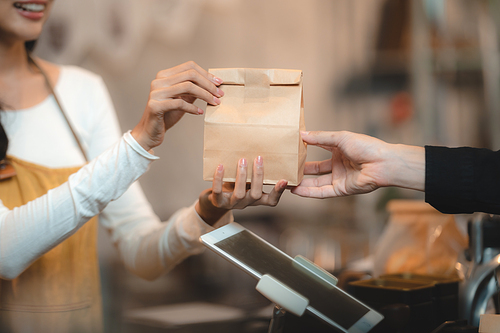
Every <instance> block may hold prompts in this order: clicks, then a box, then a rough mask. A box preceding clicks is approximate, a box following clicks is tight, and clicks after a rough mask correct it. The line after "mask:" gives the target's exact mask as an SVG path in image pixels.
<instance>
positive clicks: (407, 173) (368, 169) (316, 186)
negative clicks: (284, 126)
mask: <svg viewBox="0 0 500 333" xmlns="http://www.w3.org/2000/svg"><path fill="white" fill-rule="evenodd" d="M302 139H303V140H304V141H305V142H307V143H308V144H310V145H316V146H318V147H321V148H324V149H326V150H328V151H330V152H331V153H332V158H331V159H328V160H325V161H315V162H307V163H306V165H305V168H304V174H306V175H317V177H314V178H306V179H304V180H302V182H301V183H300V184H299V186H297V187H295V188H292V189H291V192H292V193H294V194H297V195H300V196H302V197H311V198H330V197H341V196H347V195H352V194H361V193H368V192H371V191H373V190H375V189H377V188H379V187H383V186H398V187H404V188H409V189H414V190H420V191H423V190H424V187H425V150H424V148H422V147H416V146H407V145H394V144H389V143H387V142H384V141H382V140H379V139H376V138H373V137H370V136H367V135H363V134H356V133H351V132H345V131H344V132H321V131H318V132H306V133H302Z"/></svg>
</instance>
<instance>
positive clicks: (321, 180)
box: [299, 174, 332, 187]
mask: <svg viewBox="0 0 500 333" xmlns="http://www.w3.org/2000/svg"><path fill="white" fill-rule="evenodd" d="M325 185H332V175H331V174H327V175H323V176H319V177H313V178H304V179H303V180H302V181H301V182H300V184H299V186H307V187H319V186H325Z"/></svg>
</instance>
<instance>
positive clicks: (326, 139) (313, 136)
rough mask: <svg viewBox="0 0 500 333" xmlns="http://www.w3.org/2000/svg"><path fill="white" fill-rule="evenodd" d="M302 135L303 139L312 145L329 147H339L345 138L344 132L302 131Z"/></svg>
mask: <svg viewBox="0 0 500 333" xmlns="http://www.w3.org/2000/svg"><path fill="white" fill-rule="evenodd" d="M300 135H301V136H302V139H303V140H304V141H305V142H306V143H308V144H310V145H316V146H328V147H337V146H338V145H339V144H340V142H341V141H342V140H343V139H344V138H345V133H344V132H326V131H311V132H300ZM323 148H325V147H323Z"/></svg>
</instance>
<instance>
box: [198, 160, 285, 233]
mask: <svg viewBox="0 0 500 333" xmlns="http://www.w3.org/2000/svg"><path fill="white" fill-rule="evenodd" d="M223 178H224V166H223V165H222V164H220V165H219V166H218V167H217V170H216V171H215V174H214V180H213V183H212V188H211V189H206V190H205V191H203V192H202V193H201V194H200V198H199V200H198V202H197V204H196V207H195V209H196V211H197V212H198V214H199V215H200V216H201V218H202V219H203V220H204V221H205V222H206V223H208V224H210V225H213V224H215V222H217V221H218V220H219V219H220V218H221V217H222V216H223V215H224V214H225V213H227V212H228V211H229V210H231V209H243V208H245V207H248V206H271V207H274V206H276V205H277V204H278V202H279V200H280V198H281V194H283V191H284V190H285V188H286V185H287V184H288V182H287V181H286V180H283V179H282V180H280V181H279V182H278V183H276V185H275V186H274V188H273V189H272V190H271V192H269V193H265V192H263V185H264V164H263V160H262V157H260V156H259V157H257V158H256V159H255V161H254V163H253V172H252V182H251V184H250V185H247V183H246V179H247V161H246V159H244V158H242V159H240V160H239V162H238V170H237V173H236V181H235V182H234V183H224V182H223V181H222V179H223Z"/></svg>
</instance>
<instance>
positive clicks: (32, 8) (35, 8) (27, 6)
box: [14, 2, 45, 13]
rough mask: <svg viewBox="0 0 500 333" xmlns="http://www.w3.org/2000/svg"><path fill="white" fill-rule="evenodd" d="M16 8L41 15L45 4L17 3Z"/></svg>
mask: <svg viewBox="0 0 500 333" xmlns="http://www.w3.org/2000/svg"><path fill="white" fill-rule="evenodd" d="M14 7H16V8H18V9H21V10H23V11H26V12H32V13H39V12H43V10H44V9H45V4H40V3H29V2H15V3H14Z"/></svg>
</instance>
